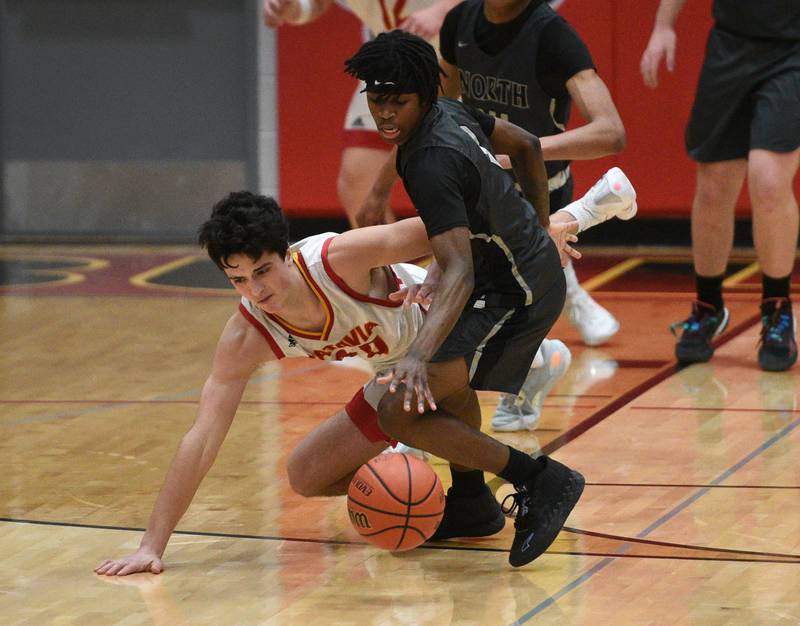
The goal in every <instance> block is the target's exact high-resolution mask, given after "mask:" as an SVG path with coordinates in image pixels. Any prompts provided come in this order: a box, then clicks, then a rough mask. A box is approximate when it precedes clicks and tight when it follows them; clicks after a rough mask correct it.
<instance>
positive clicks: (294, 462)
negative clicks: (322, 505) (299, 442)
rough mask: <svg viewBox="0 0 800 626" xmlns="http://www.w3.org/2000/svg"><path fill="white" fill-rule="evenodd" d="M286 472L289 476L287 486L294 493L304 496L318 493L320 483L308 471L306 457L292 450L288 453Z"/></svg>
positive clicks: (308, 496) (307, 496)
mask: <svg viewBox="0 0 800 626" xmlns="http://www.w3.org/2000/svg"><path fill="white" fill-rule="evenodd" d="M286 473H287V475H288V478H289V486H290V487H291V488H292V491H294V492H295V493H296V494H298V495H300V496H303V497H305V498H311V497H313V496H318V495H320V485H318V484H317V482H316V481H315V480H314V478H313V475H312V472H309V466H308V462H307V459H305V458H304V457H303V455H302V454H297V453H294V452H293V453H292V454H291V455H289V460H288V462H287V464H286Z"/></svg>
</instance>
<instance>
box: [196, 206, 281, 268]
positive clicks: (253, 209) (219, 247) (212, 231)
mask: <svg viewBox="0 0 800 626" xmlns="http://www.w3.org/2000/svg"><path fill="white" fill-rule="evenodd" d="M198 239H199V242H200V245H201V246H202V247H203V248H205V249H206V250H207V251H208V256H209V257H211V260H212V261H214V263H216V265H217V267H219V268H220V269H221V270H224V269H225V268H228V267H232V266H231V265H229V264H228V258H229V257H231V256H232V255H234V254H244V255H247V256H248V257H250V258H251V259H253V260H254V261H255V260H258V259H259V258H260V257H261V255H262V254H264V253H265V252H275V253H277V254H278V255H279V256H281V257H285V256H286V251H287V250H288V249H289V224H288V222H287V221H286V218H285V217H284V215H283V211H281V208H280V207H279V206H278V203H277V202H275V200H274V199H273V198H268V197H266V196H258V195H256V194H253V193H250V192H249V191H235V192H233V193H231V194H228V196H227V197H226V198H223V199H222V200H220V201H219V202H217V203H216V204H215V205H214V208H213V209H212V211H211V219H209V220H208V221H207V222H205V223H204V224H203V225H202V226H201V227H200V230H199V231H198Z"/></svg>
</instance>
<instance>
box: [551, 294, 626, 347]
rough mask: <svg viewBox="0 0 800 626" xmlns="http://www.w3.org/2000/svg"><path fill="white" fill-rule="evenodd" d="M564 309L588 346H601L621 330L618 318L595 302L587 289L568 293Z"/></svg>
mask: <svg viewBox="0 0 800 626" xmlns="http://www.w3.org/2000/svg"><path fill="white" fill-rule="evenodd" d="M564 309H565V310H566V311H567V315H568V316H569V321H570V322H572V324H573V326H575V327H576V328H577V329H578V331H579V332H580V334H581V339H583V343H585V344H586V345H587V346H599V345H601V344H603V343H605V342H606V341H608V340H609V339H611V337H613V336H614V335H616V334H617V331H619V322H618V321H617V318H615V317H614V316H613V315H611V313H609V312H608V311H606V310H605V309H604V308H603V307H602V306H600V305H599V304H598V303H597V302H595V301H594V299H593V298H592V296H590V295H589V294H588V293H587V292H586V290H585V289H577V290H575V291H573V292H572V293H568V294H567V300H566V302H565V303H564Z"/></svg>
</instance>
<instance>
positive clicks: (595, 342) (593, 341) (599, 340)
mask: <svg viewBox="0 0 800 626" xmlns="http://www.w3.org/2000/svg"><path fill="white" fill-rule="evenodd" d="M619 329H620V325H619V321H617V323H616V325H615V326H614V330H613V331H612V332H610V333H606V334H605V335H600V336H599V337H591V338H588V339H587V338H586V337H584V336H583V335H581V339H582V340H583V343H584V345H587V346H589V347H590V348H595V347H597V346H601V345H603V344H604V343H605V342H606V341H608V340H609V339H611V338H612V337H613V336H614V335H616V334H617V333H618V332H619Z"/></svg>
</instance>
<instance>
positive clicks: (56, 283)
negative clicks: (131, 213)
mask: <svg viewBox="0 0 800 626" xmlns="http://www.w3.org/2000/svg"><path fill="white" fill-rule="evenodd" d="M0 258H1V259H7V260H10V261H25V260H37V261H79V262H81V263H83V265H78V267H77V268H76V267H71V268H70V269H59V268H52V269H38V270H35V269H32V270H28V271H29V272H30V273H31V274H35V275H37V276H51V275H55V276H63V278H61V279H59V280H50V281H47V282H45V283H17V284H14V285H0V289H9V290H12V289H18V288H20V287H25V288H26V289H36V288H39V289H41V288H44V287H60V286H63V285H76V284H78V283H82V282H83V281H85V280H86V276H84V275H83V274H81V273H79V272H76V271H74V270H76V269H80V270H82V271H84V272H94V271H96V270H100V269H104V268H106V267H108V266H109V265H111V263H110V262H109V261H107V260H105V259H94V258H91V257H84V256H66V255H64V256H60V255H59V256H49V255H43V254H27V253H16V254H8V253H5V252H0Z"/></svg>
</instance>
